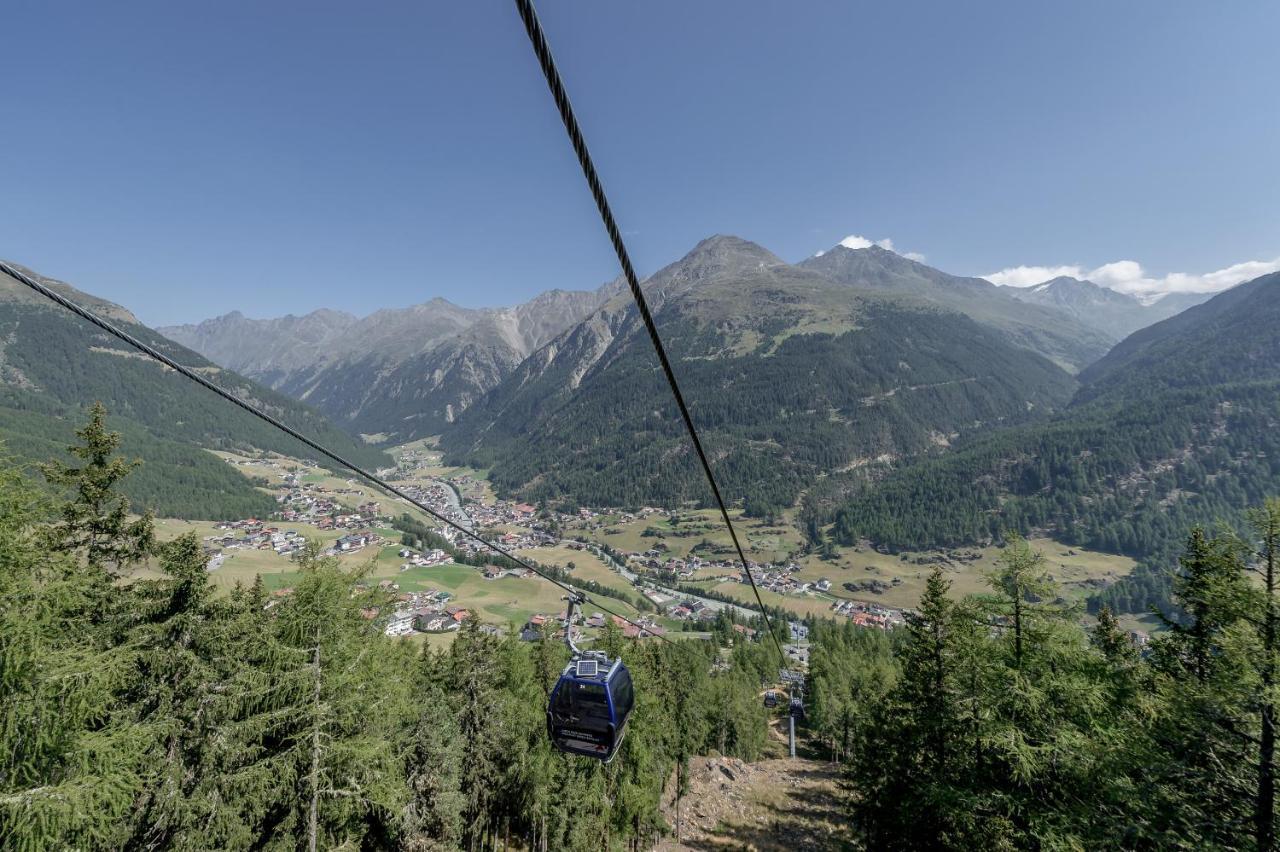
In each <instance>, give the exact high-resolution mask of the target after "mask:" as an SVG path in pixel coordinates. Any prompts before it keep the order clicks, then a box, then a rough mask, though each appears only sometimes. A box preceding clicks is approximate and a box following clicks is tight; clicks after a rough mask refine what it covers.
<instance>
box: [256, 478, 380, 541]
mask: <svg viewBox="0 0 1280 852" xmlns="http://www.w3.org/2000/svg"><path fill="white" fill-rule="evenodd" d="M347 490H349V489H337V490H334V491H330V490H329V489H327V488H324V487H322V486H319V485H316V484H314V483H306V484H305V485H302V484H297V483H293V484H288V483H286V485H285V488H284V490H283V491H282V492H281V493H280V494H278V495H276V502H277V503H279V504H280V510H279V512H278V515H279V516H280V519H281V520H283V521H293V522H297V523H304V524H310V525H312V526H313V527H315V528H316V529H319V530H326V531H327V530H348V529H359V528H361V527H367V526H369V525H370V524H372V523H374V522H375V521H376V520H377V519H378V514H379V507H378V504H377V503H376V502H373V501H369V502H367V503H363V504H361V505H360V506H359V507H357V508H356V509H355V510H354V511H352V510H351V509H348V508H347V507H346V506H344V505H342V504H341V503H339V502H338V501H337V500H336V499H334V497H333V496H331V495H337V494H339V493H341V492H343V491H347Z"/></svg>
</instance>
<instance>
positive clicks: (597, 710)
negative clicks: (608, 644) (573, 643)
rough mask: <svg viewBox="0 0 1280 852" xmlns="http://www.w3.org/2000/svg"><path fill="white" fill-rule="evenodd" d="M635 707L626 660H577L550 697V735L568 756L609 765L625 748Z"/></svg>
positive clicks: (548, 730) (548, 721)
mask: <svg viewBox="0 0 1280 852" xmlns="http://www.w3.org/2000/svg"><path fill="white" fill-rule="evenodd" d="M634 704H635V691H634V688H633V687H632V685H631V673H630V672H629V671H627V667H626V666H624V665H623V664H622V660H614V661H612V662H610V661H609V660H607V659H601V658H599V657H597V658H587V657H576V658H574V659H572V660H570V661H569V665H567V666H565V669H564V671H563V672H562V673H561V674H560V680H559V681H557V682H556V686H555V689H554V690H552V692H551V700H550V702H548V706H547V734H548V735H549V736H550V737H551V743H552V745H554V746H555V747H556V748H557V749H559V750H560V751H563V752H565V753H566V754H578V755H583V756H585V757H594V758H597V759H598V760H603V761H609V760H611V759H612V758H613V756H614V754H615V753H617V750H618V746H619V745H620V744H621V743H622V737H623V735H624V734H625V733H626V730H627V717H629V716H630V715H631V708H632V706H633V705H634Z"/></svg>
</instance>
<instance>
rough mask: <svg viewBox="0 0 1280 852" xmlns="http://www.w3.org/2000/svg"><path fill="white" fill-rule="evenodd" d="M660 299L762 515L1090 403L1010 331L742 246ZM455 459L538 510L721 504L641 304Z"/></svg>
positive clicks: (493, 410) (730, 461) (548, 371)
mask: <svg viewBox="0 0 1280 852" xmlns="http://www.w3.org/2000/svg"><path fill="white" fill-rule="evenodd" d="M644 287H645V289H646V291H647V293H648V294H649V298H650V300H651V305H652V307H653V309H654V312H655V317H656V320H657V323H658V325H659V329H660V331H661V334H662V336H663V340H664V342H665V344H666V346H667V349H668V352H669V354H670V355H671V357H672V359H673V361H674V362H675V365H676V371H677V373H678V376H679V379H680V381H681V384H682V387H683V389H684V392H685V395H686V398H687V400H688V401H689V403H690V406H691V409H692V413H693V416H694V420H695V421H696V423H697V425H698V427H699V429H700V430H701V432H702V433H703V436H704V441H705V443H706V445H707V448H708V451H709V452H710V453H712V455H713V458H714V460H715V466H716V470H717V474H718V476H719V477H720V478H721V482H722V485H723V486H724V487H725V489H726V491H727V492H728V493H729V494H731V495H733V496H734V497H735V498H739V497H741V498H745V500H746V505H747V508H748V510H749V511H754V512H765V511H769V510H774V509H777V508H779V507H782V506H787V505H790V504H791V503H792V502H793V501H794V500H795V498H796V496H797V494H798V493H799V491H800V490H801V489H802V488H804V487H805V486H806V485H807V484H808V483H810V482H812V481H813V479H814V478H815V477H817V476H818V475H819V474H820V473H823V472H825V471H830V470H834V469H840V468H851V467H857V466H861V465H865V464H867V463H869V462H871V461H872V460H874V459H876V458H882V457H887V458H901V457H907V456H912V455H916V454H922V453H928V452H931V451H935V450H938V449H939V448H940V447H943V446H946V445H947V444H949V443H950V442H952V441H954V440H957V439H958V438H960V437H961V436H962V435H964V434H966V433H969V432H971V431H975V430H980V429H984V428H990V427H991V426H992V425H994V424H997V423H1004V422H1019V421H1023V420H1026V419H1029V418H1036V417H1039V416H1041V415H1042V414H1044V413H1047V412H1048V411H1051V410H1053V409H1054V408H1055V407H1057V406H1060V405H1062V404H1064V403H1065V402H1066V401H1067V400H1068V399H1069V397H1070V395H1071V394H1072V392H1073V390H1074V384H1075V383H1074V380H1073V379H1072V378H1071V377H1070V376H1069V375H1068V374H1067V373H1066V372H1064V371H1063V370H1062V369H1061V368H1059V367H1058V366H1056V365H1055V364H1053V363H1052V362H1050V361H1049V360H1048V359H1046V358H1044V357H1042V356H1040V355H1037V354H1036V353H1034V352H1031V351H1028V350H1025V349H1021V348H1018V347H1016V346H1015V345H1013V344H1012V343H1011V342H1010V340H1009V338H1008V335H1006V334H1005V333H1003V332H1002V331H1000V330H998V329H994V328H992V327H990V326H988V325H983V324H980V323H978V322H975V321H973V320H971V319H969V318H967V317H965V316H963V315H960V314H956V313H954V312H951V311H946V310H943V309H941V308H939V307H938V306H936V305H933V304H930V303H928V302H925V301H921V300H919V299H916V298H912V297H910V296H899V295H894V294H887V293H882V292H874V291H870V290H860V289H854V288H850V287H849V286H847V285H845V284H843V283H839V282H836V281H833V280H832V279H830V278H828V277H826V276H825V275H822V274H819V273H817V272H813V271H810V270H807V269H803V268H799V267H795V266H790V265H788V264H786V263H784V262H782V261H781V260H779V259H778V258H777V257H775V256H774V255H772V254H771V253H769V252H768V251H766V250H765V249H763V248H761V247H760V246H757V245H755V244H754V243H750V242H747V241H745V240H741V239H738V238H736V237H713V238H710V239H708V240H704V241H703V242H702V243H700V244H699V245H698V246H697V247H696V248H695V249H694V250H693V251H691V252H690V253H689V254H688V255H686V256H685V257H684V258H683V259H681V260H680V261H678V262H677V263H674V264H671V265H670V266H668V267H666V268H664V269H663V270H661V271H659V272H658V273H656V274H655V275H653V276H652V277H651V278H649V279H648V280H647V281H646V282H645V284H644ZM443 446H444V447H445V449H446V451H447V453H448V454H449V456H450V457H452V458H453V459H455V460H463V459H465V460H468V461H470V462H471V463H473V464H476V465H480V466H484V467H491V471H490V476H491V479H492V480H493V482H494V483H495V484H496V485H497V487H498V488H499V489H501V490H503V491H507V492H512V493H519V494H522V495H525V496H527V497H529V498H546V499H550V500H564V501H566V502H570V503H584V504H594V505H623V504H627V505H635V504H640V503H667V504H672V503H678V502H680V501H683V500H690V499H693V500H700V499H703V498H705V497H707V496H708V495H707V494H706V493H705V485H704V483H703V480H702V477H701V476H700V475H699V472H698V470H697V467H696V461H695V460H694V459H692V458H691V452H690V450H689V448H688V439H687V437H686V436H685V433H684V429H683V426H682V424H681V422H680V420H679V415H678V413H677V411H676V410H675V407H674V404H673V403H672V401H671V394H670V391H669V389H668V388H667V386H666V382H665V380H664V379H663V377H662V374H661V371H660V370H659V369H658V365H657V360H656V357H655V356H654V353H653V351H652V348H651V344H650V342H649V339H648V337H647V334H646V333H645V331H644V328H643V325H642V323H641V322H640V320H639V318H638V316H637V314H636V311H635V309H634V307H633V306H632V304H631V301H630V297H629V295H621V296H619V297H617V298H615V299H613V300H611V301H610V302H609V303H607V304H606V305H605V306H604V307H603V308H602V309H601V310H599V311H597V312H596V313H594V314H592V315H591V316H590V317H588V318H587V319H586V320H585V321H583V322H581V323H579V324H577V325H576V326H574V327H573V328H571V329H569V330H568V331H566V332H565V333H563V334H561V335H559V336H558V337H556V338H555V339H554V340H552V341H551V342H550V343H548V344H547V345H546V346H545V347H543V348H542V349H540V350H539V351H537V352H535V353H534V354H533V355H532V356H531V357H530V358H529V359H528V360H526V361H525V362H524V363H523V364H522V365H521V366H520V368H519V369H518V370H517V371H516V372H515V373H514V374H513V375H512V376H510V377H509V378H507V379H506V380H505V381H504V382H502V384H500V385H499V386H498V387H497V388H496V389H495V390H493V391H492V392H490V393H489V394H488V395H486V396H485V397H484V398H483V399H482V400H481V401H480V402H478V403H477V404H475V405H474V406H472V408H471V409H469V410H468V411H467V412H466V413H465V414H464V415H463V416H462V418H460V419H459V421H458V423H457V424H455V426H454V427H453V428H452V429H450V430H449V431H447V432H446V433H445V434H444V437H443Z"/></svg>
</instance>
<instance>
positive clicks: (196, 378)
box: [0, 260, 683, 647]
mask: <svg viewBox="0 0 1280 852" xmlns="http://www.w3.org/2000/svg"><path fill="white" fill-rule="evenodd" d="M0 272H4V273H5V274H6V275H9V276H10V277H12V278H13V279H15V280H17V281H19V282H21V283H22V284H25V285H26V286H27V287H30V288H31V289H32V290H34V291H36V292H37V293H39V294H40V295H42V296H44V297H45V298H47V299H50V300H51V301H53V302H56V303H57V304H59V305H61V306H62V307H64V308H66V309H67V310H69V311H71V312H72V313H73V314H76V315H77V316H79V317H80V318H81V319H84V320H86V321H88V322H90V323H92V324H93V325H96V326H97V327H98V328H100V329H102V330H103V331H105V332H107V333H108V334H110V335H112V336H113V337H116V338H119V339H120V340H122V341H124V342H125V343H127V344H129V345H130V346H132V347H133V348H134V349H137V350H138V351H139V352H142V353H143V354H145V355H148V356H150V357H151V358H154V359H155V360H156V361H159V362H160V363H161V364H164V365H165V366H166V367H168V368H170V369H171V370H174V371H176V372H177V373H179V374H180V375H182V376H184V377H186V378H188V379H190V380H191V381H193V382H195V383H196V384H199V385H201V386H203V387H204V388H205V389H206V390H210V391H212V392H213V393H215V394H217V395H218V396H220V397H222V398H223V399H225V400H227V401H228V402H230V403H233V404H234V405H237V406H239V407H240V408H243V409H244V410H245V411H247V412H249V413H250V414H252V415H253V416H254V417H257V418H258V419H259V420H263V421H265V422H267V423H269V424H271V425H272V426H274V427H276V428H277V429H279V430H280V431H282V432H284V433H285V434H287V435H289V436H290V437H292V438H294V439H296V440H298V441H300V442H302V443H303V444H305V445H306V446H308V447H310V448H311V449H313V450H315V451H316V452H317V453H320V454H321V455H322V456H324V457H325V458H328V459H329V460H331V461H333V462H336V463H337V464H339V465H341V466H342V467H345V468H346V469H347V470H350V471H351V472H352V473H355V474H356V475H358V476H360V477H363V478H364V479H365V480H366V481H368V482H369V483H371V484H373V485H375V486H377V487H379V488H381V489H382V490H383V491H385V492H387V493H388V494H391V495H394V496H396V497H399V498H400V499H401V500H404V501H405V502H407V503H409V504H410V505H412V506H416V507H417V508H418V509H421V510H422V511H423V512H426V513H427V514H428V515H430V516H431V517H433V518H435V519H436V520H438V521H440V522H442V523H445V524H448V525H449V526H450V527H452V528H453V529H455V530H457V531H458V532H460V533H462V534H463V535H466V536H468V537H469V538H472V539H474V540H475V541H477V542H479V543H480V544H482V545H484V546H485V547H487V548H489V549H490V550H492V551H493V552H494V553H497V554H498V555H499V556H504V557H506V558H507V559H510V560H511V561H512V562H514V563H516V564H517V565H519V566H520V567H522V568H526V569H528V570H530V571H532V572H533V573H535V574H537V575H538V576H539V577H541V578H542V579H544V580H546V581H548V582H550V583H554V584H555V585H556V586H559V587H560V588H561V589H563V590H565V591H566V592H569V593H571V594H581V592H579V591H578V590H577V589H574V588H573V587H571V586H569V585H566V584H565V583H562V582H560V581H559V580H557V579H556V578H555V577H552V576H551V575H550V574H547V573H546V572H544V571H542V570H540V569H539V568H537V567H535V566H534V565H532V564H530V563H529V562H528V561H526V560H524V559H522V558H520V557H519V556H517V555H515V554H514V553H513V552H511V551H508V550H506V549H505V548H503V547H501V546H499V545H497V544H494V543H493V542H491V541H489V540H488V539H486V538H484V537H483V536H481V535H478V534H477V533H474V532H472V531H471V530H469V529H467V528H466V527H464V526H462V524H459V523H457V522H456V521H454V520H452V519H450V518H448V517H445V516H444V515H442V514H440V513H439V512H437V511H436V510H434V509H432V508H431V507H430V506H427V505H425V504H424V503H421V502H420V501H418V500H416V499H414V498H413V497H410V496H409V495H408V494H406V493H405V492H404V491H402V490H400V489H399V488H397V487H396V486H394V485H392V484H391V483H389V482H387V481H386V480H384V479H382V478H381V477H379V476H377V475H375V474H372V473H369V472H368V471H367V470H365V469H364V468H362V467H359V466H358V465H356V464H354V463H353V462H350V461H347V460H346V459H345V458H343V457H342V456H340V455H338V454H337V453H335V452H334V451H332V450H330V449H329V448H327V447H325V446H324V445H323V444H320V443H317V442H316V441H313V440H312V439H311V438H308V437H307V436H306V435H304V434H302V433H301V432H299V431H298V430H296V429H294V428H293V427H292V426H288V425H286V424H285V423H282V422H281V421H279V420H277V419H276V418H275V417H272V416H271V415H270V414H267V413H266V412H264V411H260V410H259V409H257V408H255V407H254V406H253V405H251V404H250V403H249V402H248V401H247V400H245V399H244V398H243V397H240V396H237V395H236V394H234V393H232V392H231V391H229V390H226V389H224V388H221V387H218V386H217V385H216V384H214V383H213V382H211V381H209V380H208V379H206V378H205V377H204V376H202V375H200V374H199V373H197V372H195V371H194V370H192V369H191V368H190V367H186V366H183V365H182V364H179V363H178V362H177V361H175V360H173V359H172V358H170V357H169V356H168V355H165V354H164V353H163V352H160V351H159V350H157V349H155V348H153V347H151V346H149V345H147V344H146V343H143V342H142V341H141V340H139V339H138V338H136V337H134V336H133V335H131V334H129V333H128V332H127V331H123V330H122V329H119V328H116V327H115V326H114V325H112V324H111V323H109V322H107V321H106V320H104V319H102V318H101V317H99V316H98V315H97V314H95V313H93V312H92V311H90V310H88V309H87V308H83V307H81V306H80V305H78V304H76V303H75V302H73V301H71V300H70V299H68V298H66V297H65V296H63V295H62V294H60V293H58V292H56V291H54V290H52V289H50V288H49V287H46V286H45V285H44V284H41V283H40V282H39V281H36V280H35V279H34V278H32V277H31V276H29V275H27V274H26V273H24V272H22V271H21V270H20V269H17V268H16V267H14V266H12V265H11V264H9V263H7V262H5V261H3V260H0ZM591 604H592V605H593V606H596V607H599V608H600V609H602V610H604V611H605V612H607V613H608V614H609V615H612V616H614V617H615V618H620V619H622V620H623V621H625V622H626V623H627V624H630V625H631V626H632V627H634V628H636V629H637V630H639V631H641V632H648V628H645V627H643V626H642V625H639V624H636V623H635V622H634V621H632V620H631V619H629V618H627V617H626V616H625V615H621V614H620V613H616V612H614V611H613V610H611V609H609V608H608V607H606V606H604V605H602V604H601V603H600V602H599V601H598V600H594V599H592V600H591ZM650 635H652V636H655V637H656V638H658V639H661V640H662V641H663V642H668V643H670V644H671V645H673V646H677V647H683V646H679V645H677V643H675V642H673V641H672V640H670V639H668V638H667V637H666V636H662V635H659V634H656V633H651V634H650Z"/></svg>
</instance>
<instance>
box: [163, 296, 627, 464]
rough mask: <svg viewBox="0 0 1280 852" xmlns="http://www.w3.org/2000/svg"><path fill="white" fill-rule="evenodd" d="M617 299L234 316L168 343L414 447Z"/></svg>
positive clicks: (176, 332)
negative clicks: (262, 317) (179, 344)
mask: <svg viewBox="0 0 1280 852" xmlns="http://www.w3.org/2000/svg"><path fill="white" fill-rule="evenodd" d="M615 291H616V285H606V286H605V287H602V288H600V289H599V290H596V291H593V292H569V291H564V290H552V291H550V292H547V293H543V294H541V295H539V296H538V297H537V298H535V299H533V300H531V301H529V302H526V303H525V304H522V305H518V306H516V307H513V308H483V309H471V308H462V307H459V306H457V305H454V304H452V303H450V302H448V301H446V300H444V299H439V298H437V299H432V300H431V301H429V302H425V303H423V304H420V305H414V306H412V307H408V308H394V309H385V310H380V311H377V312H375V313H373V314H371V315H369V316H367V317H365V318H363V319H359V318H357V317H354V316H352V315H350V314H346V313H341V312H337V311H327V310H320V311H314V312H312V313H310V314H307V315H306V316H302V317H295V316H286V317H280V318H277V319H266V320H255V319H249V318H247V317H245V316H243V315H242V314H240V313H239V312H234V313H230V314H227V315H225V316H221V317H217V318H215V319H211V320H205V321H204V322H202V323H200V324H198V325H184V326H172V327H168V328H165V329H164V333H166V334H168V335H169V336H171V337H172V338H173V339H174V340H178V341H180V342H182V343H184V344H186V345H188V346H190V347H191V348H193V349H195V350H196V351H198V352H200V353H202V354H204V355H205V356H206V357H208V358H210V359H211V360H213V361H215V362H217V363H220V364H224V365H226V366H228V367H231V368H233V369H236V370H238V371H241V372H243V373H245V374H246V375H249V376H251V377H253V378H255V379H258V380H259V381H262V382H264V383H266V384H268V385H270V386H271V387H273V388H275V389H277V390H280V391H282V392H283V393H286V394H288V395H290V396H292V397H294V398H296V399H301V400H304V401H306V402H307V403H308V404H309V405H311V406H313V407H315V408H316V409H318V410H320V411H322V412H324V413H325V414H327V415H328V416H330V417H331V418H333V419H334V420H335V421H336V422H338V423H340V424H342V425H343V426H344V427H345V428H347V429H348V430H350V431H353V432H360V433H364V434H369V435H374V434H381V435H383V436H385V437H386V438H387V439H388V440H392V439H394V440H410V439H413V438H417V437H421V436H423V435H430V434H434V433H436V432H439V431H440V430H441V429H442V428H444V426H446V425H447V424H448V423H450V422H452V421H453V419H454V418H455V417H456V416H457V415H458V414H459V413H460V412H461V411H463V410H465V409H466V408H467V406H469V405H470V404H471V403H472V402H473V401H474V400H475V399H476V398H478V397H479V396H480V395H481V394H483V393H484V392H485V391H487V390H489V389H490V388H492V387H494V386H495V385H497V384H498V382H500V381H501V380H502V379H503V378H505V377H506V376H507V375H508V374H509V373H510V372H511V371H512V370H513V369H514V368H515V367H516V365H517V364H519V363H520V362H521V361H522V360H524V358H525V357H526V356H528V355H529V353H530V352H532V351H533V350H535V349H537V348H538V347H540V346H542V345H543V344H544V343H546V341H547V340H549V339H550V338H551V337H552V336H554V335H555V334H557V333H559V332H560V331H563V330H564V329H565V328H567V327H568V326H569V325H571V324H573V323H575V322H577V321H578V320H580V319H582V318H583V317H584V316H586V315H587V314H588V313H590V312H591V311H592V310H594V309H595V308H596V307H597V306H599V305H600V304H601V303H602V302H603V301H604V300H605V299H607V298H608V296H609V295H610V294H611V293H613V292H615Z"/></svg>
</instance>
